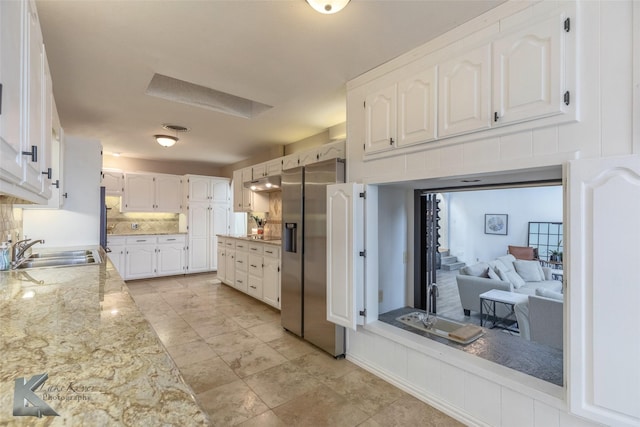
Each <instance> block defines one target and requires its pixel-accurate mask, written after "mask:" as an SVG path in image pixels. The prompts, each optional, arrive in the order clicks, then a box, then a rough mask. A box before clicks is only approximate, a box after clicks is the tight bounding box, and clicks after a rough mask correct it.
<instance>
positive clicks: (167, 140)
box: [153, 124, 189, 147]
mask: <svg viewBox="0 0 640 427" xmlns="http://www.w3.org/2000/svg"><path fill="white" fill-rule="evenodd" d="M162 127H163V128H164V129H167V130H172V131H174V132H175V134H176V136H171V135H153V137H154V138H155V139H156V141H157V142H158V144H160V145H162V146H163V147H171V146H173V145H174V144H175V143H176V142H178V141H179V139H178V132H188V131H189V128H186V127H184V126H180V125H169V124H164V125H162Z"/></svg>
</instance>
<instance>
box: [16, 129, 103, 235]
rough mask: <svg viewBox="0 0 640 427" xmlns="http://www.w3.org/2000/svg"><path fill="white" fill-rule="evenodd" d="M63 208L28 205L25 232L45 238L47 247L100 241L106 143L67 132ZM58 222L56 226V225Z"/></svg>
mask: <svg viewBox="0 0 640 427" xmlns="http://www.w3.org/2000/svg"><path fill="white" fill-rule="evenodd" d="M64 150H65V151H64V191H65V193H67V194H68V197H67V198H66V199H65V202H64V206H63V208H62V209H37V210H36V209H24V210H23V218H22V220H23V230H24V231H23V232H24V235H25V236H27V237H29V238H31V239H44V240H45V244H44V245H43V247H64V246H85V245H86V246H97V245H99V244H100V171H101V169H102V156H101V154H100V153H101V150H102V146H101V145H100V142H99V141H97V140H88V139H81V138H75V137H73V136H68V135H67V136H65V148H64ZM53 224H55V227H54V226H52V225H53Z"/></svg>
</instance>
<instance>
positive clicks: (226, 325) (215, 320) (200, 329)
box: [193, 316, 242, 341]
mask: <svg viewBox="0 0 640 427" xmlns="http://www.w3.org/2000/svg"><path fill="white" fill-rule="evenodd" d="M193 329H194V330H195V331H196V332H197V333H198V335H200V336H201V337H202V338H204V340H205V341H206V340H208V339H209V338H212V337H215V336H218V335H222V334H226V333H229V332H234V331H239V330H241V329H242V327H241V326H240V325H238V324H237V323H236V322H234V321H233V320H231V319H229V318H228V317H225V316H212V317H211V319H209V320H207V321H205V322H200V323H194V324H193Z"/></svg>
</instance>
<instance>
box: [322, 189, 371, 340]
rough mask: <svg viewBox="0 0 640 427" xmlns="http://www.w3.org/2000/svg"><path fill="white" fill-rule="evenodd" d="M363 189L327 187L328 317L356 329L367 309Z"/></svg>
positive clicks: (336, 322) (331, 320)
mask: <svg viewBox="0 0 640 427" xmlns="http://www.w3.org/2000/svg"><path fill="white" fill-rule="evenodd" d="M362 190H363V185H362V184H354V183H346V184H334V185H329V186H328V188H327V320H328V321H330V322H333V323H335V324H337V325H341V326H344V327H346V328H351V329H353V330H355V329H356V324H362V319H361V318H360V316H359V312H360V311H364V283H363V274H362V273H363V269H364V266H363V263H364V261H363V257H361V256H359V252H360V251H362V250H364V243H363V242H364V239H363V235H364V228H363V218H364V213H363V209H364V207H363V199H362V198H360V197H359V194H360V193H361V192H362Z"/></svg>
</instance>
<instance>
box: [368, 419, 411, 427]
mask: <svg viewBox="0 0 640 427" xmlns="http://www.w3.org/2000/svg"><path fill="white" fill-rule="evenodd" d="M358 427H385V426H383V425H382V424H378V423H377V422H375V421H374V419H373V418H369V419H368V420H366V421H365V422H363V423H360V424H358ZM416 427H418V426H416Z"/></svg>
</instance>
